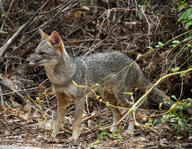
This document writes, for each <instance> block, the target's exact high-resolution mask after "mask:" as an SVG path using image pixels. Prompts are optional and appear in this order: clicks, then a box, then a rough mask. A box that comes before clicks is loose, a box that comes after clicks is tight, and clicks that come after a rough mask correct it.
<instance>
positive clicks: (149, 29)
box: [140, 6, 151, 46]
mask: <svg viewBox="0 0 192 149" xmlns="http://www.w3.org/2000/svg"><path fill="white" fill-rule="evenodd" d="M140 8H141V12H142V14H143V16H144V17H145V20H146V22H147V24H148V33H147V35H148V41H149V46H151V40H150V34H151V25H150V23H149V20H148V19H147V16H146V14H145V12H144V10H143V7H142V6H140Z"/></svg>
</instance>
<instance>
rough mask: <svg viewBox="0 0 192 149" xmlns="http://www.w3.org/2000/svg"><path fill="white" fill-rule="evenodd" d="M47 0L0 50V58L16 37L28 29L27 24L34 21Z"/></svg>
mask: <svg viewBox="0 0 192 149" xmlns="http://www.w3.org/2000/svg"><path fill="white" fill-rule="evenodd" d="M48 1H49V0H47V1H46V2H45V3H44V4H43V5H42V6H41V7H40V8H39V9H38V10H37V11H36V13H35V14H34V15H33V16H32V17H31V18H30V19H29V20H28V21H27V22H26V23H25V24H23V25H22V26H21V27H20V28H19V29H18V30H17V32H16V33H15V34H13V36H12V37H11V38H10V39H9V40H8V41H7V42H6V43H5V44H4V45H3V46H2V47H1V48H0V57H2V56H4V55H5V53H6V51H7V50H8V49H9V47H10V46H11V44H13V42H14V41H15V40H16V39H17V37H18V36H19V35H20V34H21V33H22V32H23V31H24V30H26V29H27V28H28V27H29V24H31V22H33V21H34V20H35V17H36V16H37V15H38V14H39V12H40V11H41V10H42V9H43V7H44V6H45V5H46V4H47V3H48Z"/></svg>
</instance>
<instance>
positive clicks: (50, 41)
mask: <svg viewBox="0 0 192 149" xmlns="http://www.w3.org/2000/svg"><path fill="white" fill-rule="evenodd" d="M39 33H40V36H41V41H40V43H39V45H38V46H37V48H36V49H35V53H33V54H31V55H30V56H29V58H27V63H29V65H38V66H44V68H45V71H46V75H47V76H48V79H49V80H50V82H51V84H52V90H53V92H54V93H55V95H56V99H57V115H56V120H55V122H54V126H53V130H52V134H51V135H52V136H53V137H56V136H57V134H58V132H59V129H60V127H61V124H62V122H63V119H64V116H65V114H66V111H67V105H68V100H69V99H72V100H73V101H74V105H75V115H74V122H73V129H72V136H71V137H70V138H69V140H70V141H77V139H78V138H79V136H80V134H81V131H80V124H81V121H82V114H83V111H84V104H85V100H86V97H89V96H94V95H93V93H90V92H91V91H90V90H89V88H91V89H93V90H94V92H95V93H96V92H97V93H99V94H100V96H101V98H102V99H104V100H105V101H107V102H109V103H110V104H112V105H114V106H117V104H118V103H120V104H121V105H123V106H126V107H128V106H129V103H130V102H129V98H130V97H129V95H127V94H125V93H126V92H132V91H133V89H135V88H140V89H142V90H143V91H146V90H147V88H148V87H149V86H150V85H151V84H152V83H151V82H150V80H149V79H147V78H146V77H145V76H144V73H143V72H142V70H141V68H140V67H139V65H138V64H137V63H136V62H135V61H134V60H132V59H131V58H129V57H128V56H127V55H126V54H124V53H121V52H117V51H112V52H100V53H95V54H90V55H86V56H85V55H81V56H71V55H69V54H68V52H67V51H66V49H65V46H64V43H63V41H62V39H61V37H60V35H59V34H58V33H57V32H56V31H53V32H52V33H51V35H48V34H47V33H45V32H43V31H42V30H41V29H39ZM79 85H81V86H83V87H79ZM86 87H87V88H88V89H85V88H86ZM148 96H149V98H150V99H151V100H152V101H153V102H155V103H157V104H160V103H161V102H163V101H164V99H165V98H167V97H168V96H167V95H165V93H164V92H163V91H161V90H159V89H158V88H157V87H156V88H154V89H153V90H152V91H151V92H150V93H149V95H148ZM164 107H166V108H167V107H169V105H167V104H164ZM109 108H110V110H111V112H112V115H113V124H112V126H111V129H110V131H111V132H113V133H114V132H116V131H117V129H118V126H116V125H115V124H116V123H117V122H118V121H119V120H120V119H121V112H120V110H119V109H118V108H113V107H109ZM129 125H130V133H133V129H131V127H133V123H131V122H129ZM128 131H129V128H128ZM131 131H132V132H131Z"/></svg>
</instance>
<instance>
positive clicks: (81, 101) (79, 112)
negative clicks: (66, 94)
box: [69, 98, 85, 142]
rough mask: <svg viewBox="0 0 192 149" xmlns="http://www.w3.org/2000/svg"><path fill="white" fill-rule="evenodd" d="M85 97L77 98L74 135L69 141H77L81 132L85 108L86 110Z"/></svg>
mask: <svg viewBox="0 0 192 149" xmlns="http://www.w3.org/2000/svg"><path fill="white" fill-rule="evenodd" d="M84 102H85V100H84V98H82V99H77V100H76V101H75V119H74V123H73V133H72V136H71V137H70V138H69V141H70V142H72V141H76V140H77V139H78V138H79V136H80V134H81V132H80V124H81V120H82V115H83V110H84Z"/></svg>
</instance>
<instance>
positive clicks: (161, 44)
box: [156, 41, 164, 48]
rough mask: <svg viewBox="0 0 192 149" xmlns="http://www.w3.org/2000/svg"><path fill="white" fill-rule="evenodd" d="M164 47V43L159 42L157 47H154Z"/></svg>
mask: <svg viewBox="0 0 192 149" xmlns="http://www.w3.org/2000/svg"><path fill="white" fill-rule="evenodd" d="M163 46H164V43H162V42H161V41H159V42H158V45H156V47H157V48H162V47H163Z"/></svg>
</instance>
